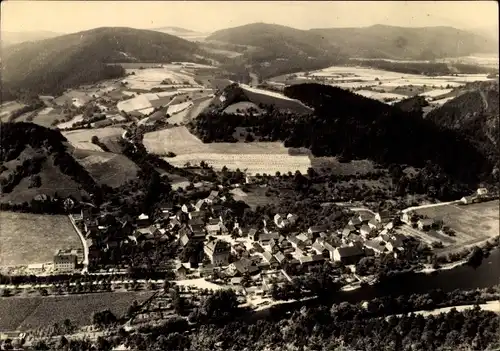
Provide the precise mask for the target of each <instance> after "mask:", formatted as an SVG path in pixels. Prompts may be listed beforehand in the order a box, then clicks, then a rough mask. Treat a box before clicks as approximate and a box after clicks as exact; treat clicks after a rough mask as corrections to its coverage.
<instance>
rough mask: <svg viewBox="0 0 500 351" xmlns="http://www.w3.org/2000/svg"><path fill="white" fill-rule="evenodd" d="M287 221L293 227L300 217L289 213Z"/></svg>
mask: <svg viewBox="0 0 500 351" xmlns="http://www.w3.org/2000/svg"><path fill="white" fill-rule="evenodd" d="M286 219H287V221H288V223H290V224H291V225H294V224H295V223H296V222H297V220H298V219H299V216H297V215H295V214H291V213H289V214H288V215H287V216H286Z"/></svg>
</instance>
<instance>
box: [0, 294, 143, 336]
mask: <svg viewBox="0 0 500 351" xmlns="http://www.w3.org/2000/svg"><path fill="white" fill-rule="evenodd" d="M152 294H153V292H112V293H94V294H85V295H68V296H48V297H28V298H17V297H8V298H0V331H14V330H19V331H26V330H30V329H37V328H43V327H48V326H51V325H53V324H54V323H62V322H63V321H64V320H65V319H69V320H70V321H71V322H72V325H74V326H84V325H90V324H92V316H93V314H94V313H95V312H99V311H103V310H106V309H110V310H111V312H113V313H114V314H115V315H116V316H117V317H121V316H123V315H124V314H125V313H126V312H127V310H128V308H129V306H130V305H132V303H133V301H134V300H137V302H139V303H141V302H143V301H145V300H147V299H148V298H149V297H151V295H152Z"/></svg>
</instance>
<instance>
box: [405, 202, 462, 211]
mask: <svg viewBox="0 0 500 351" xmlns="http://www.w3.org/2000/svg"><path fill="white" fill-rule="evenodd" d="M461 202H462V201H461V200H455V201H449V202H440V203H438V204H427V205H421V206H413V207H407V208H405V209H404V210H403V211H402V212H403V213H406V212H408V211H413V210H419V209H421V208H429V207H439V206H446V205H457V204H459V203H461Z"/></svg>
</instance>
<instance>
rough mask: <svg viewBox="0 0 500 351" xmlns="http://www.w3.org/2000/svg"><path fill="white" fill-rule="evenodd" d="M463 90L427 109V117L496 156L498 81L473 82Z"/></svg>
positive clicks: (486, 152)
mask: <svg viewBox="0 0 500 351" xmlns="http://www.w3.org/2000/svg"><path fill="white" fill-rule="evenodd" d="M463 89H464V90H466V92H465V93H463V94H461V95H459V96H458V97H456V98H454V99H452V100H450V101H448V102H446V103H445V104H444V105H443V106H441V107H439V108H436V109H434V110H432V111H431V112H429V114H428V115H427V117H426V118H427V119H429V120H430V121H432V122H434V123H436V124H438V125H440V126H443V127H446V128H450V129H453V130H456V131H457V132H459V133H460V134H462V135H463V136H465V137H467V138H468V139H469V140H470V141H471V142H472V143H474V144H475V145H476V146H477V147H478V148H479V149H480V150H481V151H482V152H484V153H485V154H486V155H487V156H488V157H490V158H492V159H494V160H497V161H498V157H499V152H498V146H499V138H500V136H499V132H500V130H499V123H500V118H499V106H498V104H499V98H500V97H499V93H498V81H489V82H475V83H471V84H468V85H467V86H465V87H464V88H463Z"/></svg>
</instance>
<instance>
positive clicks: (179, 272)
mask: <svg viewBox="0 0 500 351" xmlns="http://www.w3.org/2000/svg"><path fill="white" fill-rule="evenodd" d="M188 274H189V269H187V268H186V267H185V266H184V265H183V264H182V263H181V264H179V265H178V266H177V267H176V270H175V276H176V277H177V278H178V279H185V278H186V276H187V275H188Z"/></svg>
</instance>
